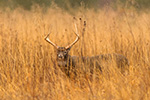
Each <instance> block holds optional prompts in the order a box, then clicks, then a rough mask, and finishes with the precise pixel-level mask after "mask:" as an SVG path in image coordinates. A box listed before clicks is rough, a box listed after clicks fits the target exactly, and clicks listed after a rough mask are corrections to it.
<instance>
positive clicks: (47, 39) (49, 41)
mask: <svg viewBox="0 0 150 100" xmlns="http://www.w3.org/2000/svg"><path fill="white" fill-rule="evenodd" d="M49 34H50V33H48V34H47V36H45V40H46V41H47V42H48V43H50V44H51V45H53V46H54V47H55V48H56V49H58V46H57V45H56V44H55V43H53V42H52V41H51V40H50V39H49V38H48V37H49Z"/></svg>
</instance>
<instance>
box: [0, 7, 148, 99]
mask: <svg viewBox="0 0 150 100" xmlns="http://www.w3.org/2000/svg"><path fill="white" fill-rule="evenodd" d="M74 16H75V17H76V21H75V22H76V23H77V26H78V31H79V35H80V37H81V40H80V41H79V42H78V43H76V45H74V46H73V48H72V50H71V52H70V54H71V55H77V56H81V52H83V55H84V56H93V55H99V54H106V53H119V54H123V55H125V56H126V57H127V58H128V60H129V62H130V69H129V71H130V74H129V75H127V76H124V75H122V74H120V73H119V71H117V70H115V69H114V68H110V69H109V68H108V70H107V71H106V72H104V73H103V75H100V76H99V78H100V80H98V82H97V81H92V82H90V81H88V80H86V78H84V77H81V78H80V77H79V78H78V81H77V82H74V81H73V80H72V79H69V78H68V77H67V76H66V75H65V74H64V73H63V72H62V71H61V70H60V69H59V68H58V67H57V66H56V60H55V59H56V51H55V49H54V47H53V46H51V45H50V44H48V43H47V42H46V41H45V40H44V36H45V35H46V34H47V33H49V32H51V35H50V39H51V40H52V41H53V42H55V43H56V44H57V45H59V46H67V45H68V44H70V43H71V42H73V40H74V39H75V38H76V37H75V35H74V34H73V31H75V28H74V20H73V17H74ZM79 18H82V20H79ZM83 21H86V22H87V25H86V30H85V33H84V37H82V28H83ZM81 48H82V50H81ZM0 99H1V100H149V99H150V13H136V12H129V11H125V12H124V11H118V12H117V11H116V12H114V11H112V10H109V9H106V10H105V9H104V10H101V11H99V12H93V11H90V10H87V11H85V12H84V11H83V13H81V12H79V13H77V14H76V15H70V14H68V13H66V12H63V11H61V10H52V9H49V11H48V12H47V13H41V11H40V10H39V11H34V10H33V11H31V12H27V11H23V10H20V9H18V10H15V11H6V12H3V11H1V12H0Z"/></svg>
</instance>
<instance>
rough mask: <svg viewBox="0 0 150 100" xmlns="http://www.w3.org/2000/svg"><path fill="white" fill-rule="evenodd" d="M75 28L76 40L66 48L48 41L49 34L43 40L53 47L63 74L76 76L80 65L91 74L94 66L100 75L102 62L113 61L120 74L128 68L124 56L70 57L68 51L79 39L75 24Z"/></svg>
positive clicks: (114, 54)
mask: <svg viewBox="0 0 150 100" xmlns="http://www.w3.org/2000/svg"><path fill="white" fill-rule="evenodd" d="M75 28H76V32H74V33H75V35H76V39H75V40H74V41H73V42H72V43H71V44H69V45H68V46H66V47H60V46H58V45H56V44H55V43H53V42H52V41H51V40H50V39H49V35H50V33H49V34H47V35H46V36H45V40H46V41H47V42H48V43H49V44H51V45H52V46H54V47H55V49H56V55H57V57H56V61H57V65H58V66H59V67H60V69H61V70H62V72H64V73H65V74H66V75H67V76H69V77H70V74H71V73H72V72H73V73H74V74H75V75H76V74H77V73H76V72H77V70H78V68H80V67H81V66H82V64H84V65H85V66H88V68H89V70H90V73H91V74H93V72H94V66H95V69H96V70H98V72H100V73H101V72H103V69H102V67H103V62H111V61H112V60H113V61H115V63H116V66H117V67H118V68H120V69H121V71H122V72H123V71H124V69H126V68H128V66H129V62H128V59H127V58H126V57H125V56H124V55H121V54H117V53H113V54H100V55H96V56H90V57H86V56H81V57H80V56H72V55H70V54H69V51H70V50H71V48H72V47H73V46H74V45H75V44H76V43H77V42H78V41H79V39H80V36H79V34H78V31H77V27H76V24H75ZM125 66H126V68H125Z"/></svg>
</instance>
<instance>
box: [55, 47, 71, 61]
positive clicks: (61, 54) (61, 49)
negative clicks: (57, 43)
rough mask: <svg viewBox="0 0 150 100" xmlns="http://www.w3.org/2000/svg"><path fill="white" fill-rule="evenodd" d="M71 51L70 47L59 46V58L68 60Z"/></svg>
mask: <svg viewBox="0 0 150 100" xmlns="http://www.w3.org/2000/svg"><path fill="white" fill-rule="evenodd" d="M69 51H70V48H67V49H66V48H65V47H58V49H57V60H59V61H66V60H67V58H68V55H69V54H68V53H69Z"/></svg>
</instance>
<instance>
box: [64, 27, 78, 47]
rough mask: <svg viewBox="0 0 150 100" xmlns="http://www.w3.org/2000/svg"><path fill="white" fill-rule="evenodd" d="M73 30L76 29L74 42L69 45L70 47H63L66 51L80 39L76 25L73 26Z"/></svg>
mask: <svg viewBox="0 0 150 100" xmlns="http://www.w3.org/2000/svg"><path fill="white" fill-rule="evenodd" d="M75 29H76V32H74V33H75V34H76V36H77V38H76V39H75V41H74V42H73V43H71V44H70V45H68V46H67V47H65V48H66V49H68V48H70V47H72V46H73V45H74V44H75V43H76V42H77V41H78V40H79V39H80V37H79V34H78V29H77V25H76V24H75Z"/></svg>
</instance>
